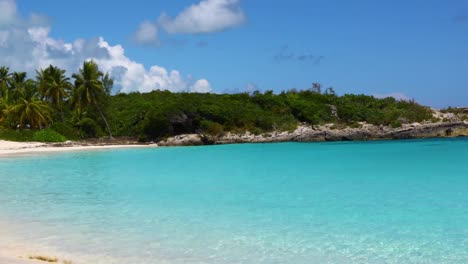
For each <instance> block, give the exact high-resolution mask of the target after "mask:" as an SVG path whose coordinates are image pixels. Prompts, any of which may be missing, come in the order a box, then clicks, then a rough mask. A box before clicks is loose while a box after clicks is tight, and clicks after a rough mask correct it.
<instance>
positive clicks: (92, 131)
mask: <svg viewBox="0 0 468 264" xmlns="http://www.w3.org/2000/svg"><path fill="white" fill-rule="evenodd" d="M76 127H77V128H78V131H79V135H80V137H81V138H95V137H98V135H100V134H102V130H101V128H100V127H99V126H98V124H97V123H96V121H94V120H93V119H91V118H83V119H81V120H80V121H79V122H78V123H77V124H76Z"/></svg>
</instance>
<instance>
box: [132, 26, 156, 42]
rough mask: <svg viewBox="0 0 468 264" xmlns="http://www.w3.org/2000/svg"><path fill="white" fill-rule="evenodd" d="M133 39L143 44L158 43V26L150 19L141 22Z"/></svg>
mask: <svg viewBox="0 0 468 264" xmlns="http://www.w3.org/2000/svg"><path fill="white" fill-rule="evenodd" d="M134 39H135V41H136V42H137V43H139V44H143V45H154V44H158V26H157V25H156V24H155V23H152V22H150V21H145V22H143V23H141V24H140V26H139V27H138V30H137V32H136V33H135V36H134Z"/></svg>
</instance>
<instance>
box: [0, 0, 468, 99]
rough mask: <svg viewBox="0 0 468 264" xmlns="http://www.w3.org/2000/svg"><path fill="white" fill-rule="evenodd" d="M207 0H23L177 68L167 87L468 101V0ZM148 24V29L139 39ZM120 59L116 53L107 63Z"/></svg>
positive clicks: (27, 6) (77, 29) (70, 28)
mask: <svg viewBox="0 0 468 264" xmlns="http://www.w3.org/2000/svg"><path fill="white" fill-rule="evenodd" d="M1 1H7V2H10V4H11V2H15V1H13V0H0V2H1ZM203 2H205V3H203ZM203 2H202V3H201V2H200V1H198V0H182V1H147V0H133V1H114V2H111V1H96V0H94V1H91V0H80V1H79V2H78V3H74V4H73V5H71V3H70V2H69V1H59V0H41V1H26V0H18V1H16V2H15V4H16V6H17V11H16V12H17V14H16V16H17V17H20V18H21V19H22V20H23V21H26V20H29V21H31V20H32V19H31V18H30V16H31V13H34V14H41V15H42V16H41V17H43V18H44V20H47V22H41V23H43V24H46V26H47V27H48V28H50V32H49V33H48V35H47V36H48V38H50V39H53V40H56V41H61V40H63V43H74V42H75V41H76V40H77V39H84V40H93V39H97V38H98V37H102V38H103V39H104V40H105V41H106V42H107V43H108V45H109V46H110V47H113V46H116V45H121V46H122V48H123V49H124V51H125V58H128V59H129V60H131V61H134V62H136V63H139V64H142V65H144V66H145V69H146V70H147V71H150V70H149V69H150V67H152V66H153V65H158V66H160V67H161V68H163V69H165V70H167V71H168V72H170V71H171V70H176V71H177V72H178V73H179V74H180V76H181V77H180V78H181V81H180V82H179V81H174V80H175V79H177V78H178V77H177V76H175V77H174V76H173V77H174V78H173V79H171V78H172V77H171V78H168V80H169V81H168V82H167V83H166V82H165V83H164V84H161V87H163V88H164V87H166V88H168V89H170V90H175V91H178V90H184V89H190V88H189V87H195V86H197V85H198V86H200V88H201V91H203V89H205V88H206V89H209V90H210V91H214V92H224V91H230V92H235V91H240V92H243V91H246V90H247V89H260V90H268V89H271V90H274V91H281V90H284V89H289V88H298V89H305V88H308V87H310V86H311V83H312V82H317V81H318V82H321V83H322V84H323V85H324V86H326V87H328V86H333V87H334V88H335V90H336V91H337V92H338V93H340V94H343V93H366V94H373V95H379V96H383V95H388V94H394V95H395V96H397V97H398V96H399V97H403V96H406V97H408V98H415V99H416V100H417V101H419V102H421V103H423V104H428V105H431V106H435V107H444V106H449V105H451V106H460V105H468V1H463V0H459V1H457V0H425V1H422V0H413V1H400V0H394V1H370V0H355V1H344V0H342V1H337V0H336V1H312V0H308V1H306V0H289V1H267V0H205V1H203ZM210 2H212V3H211V5H210ZM215 2H217V3H215ZM223 5H225V6H224V7H223ZM203 6H204V7H203ZM213 8H214V9H213ZM216 8H218V9H216ZM223 8H224V9H223ZM221 11H223V12H227V13H220V12H221ZM0 12H2V11H1V10H0ZM205 12H206V13H205ZM229 12H232V13H229ZM163 13H165V14H166V15H165V18H166V19H165V20H164V19H162V18H161V17H163V16H164V15H162V14H163ZM231 15H232V16H231ZM178 16H179V17H178ZM216 16H218V17H216ZM176 17H178V18H180V19H177V18H176ZM186 17H188V20H184V18H186ZM190 19H192V20H190ZM193 19H195V22H193V21H194V20H193ZM184 21H185V22H186V21H192V22H193V23H195V24H197V25H187V24H186V23H183V22H184ZM145 22H146V24H147V26H148V27H149V29H151V30H149V31H143V33H145V34H143V35H140V36H141V37H140V38H139V37H137V36H138V35H137V34H138V31H139V29H142V23H145ZM11 24H12V23H10V25H11ZM23 24H24V23H23ZM30 24H34V23H33V22H31V23H30ZM7 26H8V24H6V25H3V27H4V28H6V27H7ZM153 29H155V30H156V31H157V33H155V32H154V31H152V30H153ZM0 31H1V27H0ZM34 43H37V41H36V42H34ZM35 45H36V44H35ZM1 48H2V47H1V45H0V50H1ZM70 54H71V53H70ZM0 55H1V53H0ZM83 56H85V55H83ZM86 56H87V55H86ZM1 62H2V61H1V59H0V63H1ZM105 63H106V62H103V65H104V64H105ZM39 65H42V64H39ZM115 65H117V64H116V63H114V62H112V63H107V67H108V68H107V69H114V68H112V67H114V66H115ZM125 65H126V64H125ZM17 67H19V66H17ZM103 67H106V66H105V65H104V66H103ZM125 67H127V66H125ZM13 68H15V67H13ZM116 72H118V71H116ZM168 75H170V73H168ZM150 80H152V79H151V78H149V81H150ZM158 80H159V79H158ZM200 81H201V82H200ZM122 83H124V81H122ZM128 83H129V84H128V85H138V82H128ZM123 85H125V84H123ZM171 85H174V86H177V87H178V88H177V87H176V88H174V89H171ZM206 86H209V88H207V87H206ZM148 87H149V86H148ZM131 89H138V88H128V90H131ZM148 89H149V90H150V89H151V88H148ZM194 91H198V90H197V89H195V88H194Z"/></svg>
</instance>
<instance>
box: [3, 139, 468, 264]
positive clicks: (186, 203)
mask: <svg viewBox="0 0 468 264" xmlns="http://www.w3.org/2000/svg"><path fill="white" fill-rule="evenodd" d="M0 188H1V191H0V227H1V228H0V247H2V246H7V245H8V246H10V247H11V246H12V245H14V244H15V243H16V244H18V245H20V244H22V243H24V245H26V244H27V245H28V246H30V247H31V250H36V249H43V250H50V252H51V253H57V254H65V255H67V256H71V257H70V258H72V259H74V260H75V261H74V263H78V264H79V263H85V262H80V260H82V261H86V262H88V261H94V263H103V264H104V263H105V264H107V263H134V264H140V263H141V264H147V263H171V264H182V263H184V264H185V263H200V264H201V263H216V264H217V263H219V264H221V263H222V264H233V263H245V264H251V263H256V264H273V263H278V264H279V263H292V264H310V263H376V264H377V263H378V264H380V263H437V264H440V263H468V140H467V139H444V140H441V139H435V140H408V141H382V142H337V143H313V144H310V143H309V144H307V143H281V144H245V145H223V146H209V147H180V148H175V147H174V148H157V149H129V150H107V151H92V152H67V153H60V154H52V153H51V154H47V155H30V156H22V157H13V158H0ZM13 241H14V242H13ZM24 254H26V255H27V254H28V253H27V252H25V253H24ZM44 254H48V252H44Z"/></svg>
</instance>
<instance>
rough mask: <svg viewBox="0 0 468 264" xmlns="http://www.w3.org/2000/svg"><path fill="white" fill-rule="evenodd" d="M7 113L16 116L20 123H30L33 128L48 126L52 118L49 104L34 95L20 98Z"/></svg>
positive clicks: (21, 124)
mask: <svg viewBox="0 0 468 264" xmlns="http://www.w3.org/2000/svg"><path fill="white" fill-rule="evenodd" d="M4 112H5V113H6V114H7V115H11V116H14V117H15V118H16V119H17V121H18V125H20V126H26V125H30V126H31V128H38V129H39V128H41V127H42V126H47V125H48V123H49V122H50V121H51V120H52V118H51V116H50V107H49V105H48V104H47V103H46V102H44V101H41V100H40V99H39V98H37V97H35V96H33V97H31V98H23V97H22V98H19V99H18V101H17V102H16V103H15V104H14V105H12V106H10V107H8V108H7V109H6V110H5V111H4Z"/></svg>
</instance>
